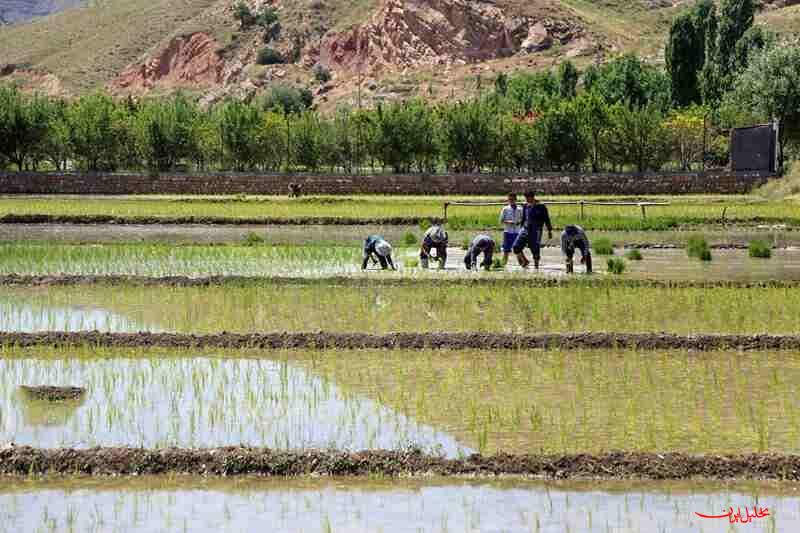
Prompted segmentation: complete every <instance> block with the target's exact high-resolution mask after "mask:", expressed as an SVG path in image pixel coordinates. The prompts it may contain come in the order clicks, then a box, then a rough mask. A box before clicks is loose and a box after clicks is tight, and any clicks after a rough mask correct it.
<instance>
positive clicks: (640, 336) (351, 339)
mask: <svg viewBox="0 0 800 533" xmlns="http://www.w3.org/2000/svg"><path fill="white" fill-rule="evenodd" d="M0 346H11V347H18V348H24V347H29V346H54V347H58V346H97V347H120V348H123V347H125V348H130V347H159V348H179V349H180V348H221V349H222V348H224V349H242V348H246V349H247V348H249V349H262V350H287V349H310V350H339V349H343V350H359V349H383V350H423V349H427V350H463V349H487V350H526V349H544V350H546V349H562V350H563V349H575V350H583V349H585V350H642V351H644V350H691V351H721V350H738V351H763V350H792V351H798V350H800V335H692V336H682V335H671V334H666V333H571V334H558V333H545V334H539V335H515V334H509V333H389V334H386V335H371V334H365V333H328V332H324V331H319V332H314V333H228V332H222V333H217V334H209V335H194V334H178V333H145V332H140V333H102V332H99V331H84V332H60V331H49V332H38V333H19V332H0Z"/></svg>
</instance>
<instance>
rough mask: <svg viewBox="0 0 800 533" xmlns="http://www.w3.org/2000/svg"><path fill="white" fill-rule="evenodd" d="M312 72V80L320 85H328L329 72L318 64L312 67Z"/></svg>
mask: <svg viewBox="0 0 800 533" xmlns="http://www.w3.org/2000/svg"><path fill="white" fill-rule="evenodd" d="M312 72H313V73H314V79H315V80H317V81H318V82H320V83H328V82H329V81H331V71H330V70H328V69H327V68H325V67H323V66H322V65H320V64H319V63H317V64H316V65H314V68H313V70H312Z"/></svg>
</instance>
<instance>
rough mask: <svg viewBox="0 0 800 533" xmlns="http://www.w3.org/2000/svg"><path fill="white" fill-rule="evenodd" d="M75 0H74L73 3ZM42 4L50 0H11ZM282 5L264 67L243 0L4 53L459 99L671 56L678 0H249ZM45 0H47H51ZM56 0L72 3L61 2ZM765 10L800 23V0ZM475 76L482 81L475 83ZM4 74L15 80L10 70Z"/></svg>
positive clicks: (776, 21) (144, 81) (157, 8)
mask: <svg viewBox="0 0 800 533" xmlns="http://www.w3.org/2000/svg"><path fill="white" fill-rule="evenodd" d="M69 1H70V0H63V1H62V2H60V3H62V4H65V5H66V3H67V2H69ZM6 2H14V3H17V4H19V3H23V2H24V3H26V4H33V3H37V2H39V3H42V2H43V0H42V1H41V2H40V0H6ZM249 2H250V5H251V6H252V7H253V8H254V9H258V8H259V7H260V6H261V5H262V4H272V5H273V6H274V7H275V8H276V9H277V11H278V14H279V20H280V24H281V31H280V34H279V37H278V38H277V39H276V40H274V41H273V42H271V43H269V46H271V47H273V48H275V49H276V50H278V51H279V52H280V53H281V54H282V55H283V56H284V57H292V58H294V59H296V61H293V62H290V64H286V65H273V66H259V65H256V64H255V63H256V56H257V52H258V50H259V49H260V48H262V47H263V46H265V45H264V42H263V39H262V35H261V32H260V31H259V30H257V29H251V30H248V31H239V27H238V23H237V22H236V21H235V20H234V17H233V6H234V4H235V3H236V1H235V0H102V1H95V2H91V5H86V6H83V7H77V8H72V9H67V10H65V11H62V12H59V13H57V14H54V15H51V16H48V17H45V18H40V19H36V20H33V21H31V22H29V23H26V24H17V25H13V26H4V27H2V28H0V58H2V59H0V61H2V62H3V63H8V64H12V65H13V67H6V68H2V65H0V72H4V73H6V74H8V73H9V72H11V75H10V76H7V77H9V78H10V79H14V80H18V81H20V82H21V83H23V84H25V85H26V86H28V87H30V88H40V89H43V90H48V91H50V92H61V93H64V94H80V93H84V92H87V91H91V90H97V89H101V88H107V89H109V90H111V91H113V92H116V93H118V94H144V93H148V92H153V91H156V92H159V91H171V90H174V89H175V88H183V89H187V90H189V91H195V92H202V93H203V94H205V95H206V96H207V98H208V99H209V100H213V99H216V98H219V97H221V96H223V95H225V94H238V93H245V94H247V93H252V92H256V91H259V90H261V89H262V88H263V87H267V86H269V85H270V84H271V83H273V82H275V81H277V80H283V81H287V82H291V83H300V84H310V83H312V74H311V71H312V67H313V66H314V65H315V64H317V63H320V64H322V65H324V66H325V67H327V68H329V69H330V70H331V71H332V72H333V74H334V79H333V82H332V83H328V84H326V85H324V86H323V87H320V88H318V93H319V94H320V101H321V102H322V103H323V104H324V103H325V101H326V100H327V101H329V102H336V101H341V100H342V99H351V98H355V95H356V94H358V95H359V97H361V96H362V95H361V93H362V91H361V89H363V88H364V87H367V93H368V95H369V96H371V97H373V98H382V97H392V95H408V94H413V93H414V91H420V90H424V91H427V94H438V95H439V96H442V97H445V96H448V95H449V96H450V97H452V96H454V95H456V94H459V93H461V92H464V91H468V90H469V89H467V88H466V86H467V85H468V84H469V83H472V84H473V85H474V80H475V78H476V76H484V75H486V76H489V75H492V74H493V73H495V72H498V71H507V70H513V69H515V68H546V67H549V66H551V65H553V64H555V63H557V62H559V61H561V60H563V58H564V57H570V58H574V59H575V60H576V61H577V62H578V63H579V64H580V63H583V64H585V63H589V62H591V61H596V60H598V59H601V58H603V57H607V56H608V55H609V54H614V53H617V52H620V51H625V50H634V51H636V52H638V53H640V54H643V55H644V56H645V57H649V58H651V59H652V60H654V61H659V60H660V59H661V56H662V48H663V41H664V37H665V34H666V32H667V30H668V28H669V23H670V20H671V19H672V17H673V16H674V15H675V13H676V12H677V11H678V10H679V9H681V6H682V5H683V4H684V3H685V2H679V1H675V2H672V1H671V0H491V1H490V0H486V1H477V0H249ZM44 3H46V2H44ZM51 3H59V2H58V1H57V0H51ZM759 20H760V21H763V22H764V23H766V24H769V25H771V26H774V27H776V28H777V29H780V30H782V31H785V32H790V33H798V32H800V6H794V7H786V8H782V9H777V8H775V9H771V10H768V11H765V12H764V13H763V14H761V15H760V16H759ZM470 79H471V80H473V81H472V82H469V81H468V80H470ZM0 81H2V78H0Z"/></svg>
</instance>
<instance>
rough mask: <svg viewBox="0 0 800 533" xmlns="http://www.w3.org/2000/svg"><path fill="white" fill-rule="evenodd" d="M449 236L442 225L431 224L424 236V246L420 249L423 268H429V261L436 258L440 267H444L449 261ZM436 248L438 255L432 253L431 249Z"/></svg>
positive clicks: (420, 260)
mask: <svg viewBox="0 0 800 533" xmlns="http://www.w3.org/2000/svg"><path fill="white" fill-rule="evenodd" d="M448 242H449V237H448V235H447V231H445V229H444V228H443V227H442V226H441V225H440V224H437V225H435V226H431V227H430V228H428V231H426V232H425V235H424V236H423V237H422V247H421V248H420V251H419V262H420V265H422V268H428V261H429V260H430V259H435V260H437V261H438V262H439V269H440V270H441V269H444V265H445V263H446V262H447V243H448ZM432 250H436V256H435V257H434V256H433V255H431V251H432Z"/></svg>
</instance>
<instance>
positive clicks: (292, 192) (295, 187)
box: [289, 182, 303, 198]
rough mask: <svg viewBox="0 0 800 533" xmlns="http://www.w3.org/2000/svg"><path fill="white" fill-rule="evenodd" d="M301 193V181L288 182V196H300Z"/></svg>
mask: <svg viewBox="0 0 800 533" xmlns="http://www.w3.org/2000/svg"><path fill="white" fill-rule="evenodd" d="M302 194H303V184H302V183H294V182H292V183H290V184H289V198H300V196H302Z"/></svg>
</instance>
